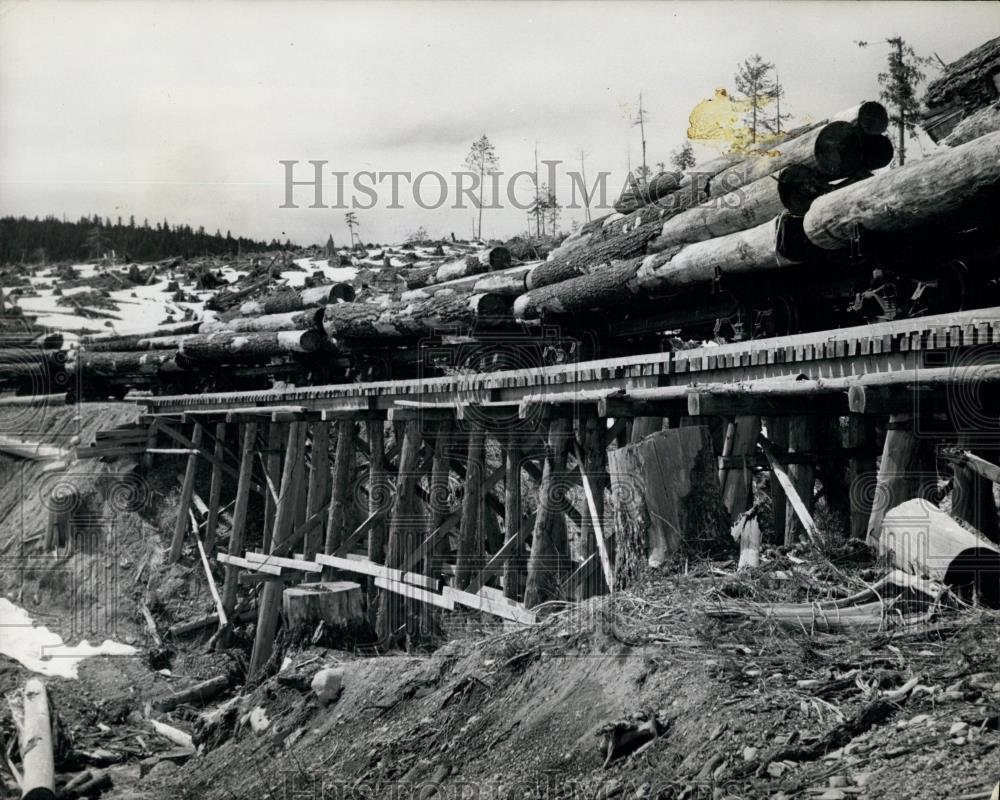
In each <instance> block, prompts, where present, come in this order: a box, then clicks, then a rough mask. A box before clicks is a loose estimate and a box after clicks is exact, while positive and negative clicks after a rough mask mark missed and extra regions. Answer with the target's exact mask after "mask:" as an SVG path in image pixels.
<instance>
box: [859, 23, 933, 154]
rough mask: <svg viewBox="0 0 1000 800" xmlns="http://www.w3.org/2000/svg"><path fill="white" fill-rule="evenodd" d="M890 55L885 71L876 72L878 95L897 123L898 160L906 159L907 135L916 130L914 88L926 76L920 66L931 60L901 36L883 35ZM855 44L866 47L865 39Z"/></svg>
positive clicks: (924, 65)
mask: <svg viewBox="0 0 1000 800" xmlns="http://www.w3.org/2000/svg"><path fill="white" fill-rule="evenodd" d="M885 43H886V44H887V45H889V55H888V58H887V67H886V70H885V72H880V73H879V74H878V83H879V86H881V87H882V91H881V98H882V100H883V101H885V104H886V105H887V106H889V122H891V123H892V124H893V125H894V126H895V127H896V134H897V143H896V155H897V157H898V158H899V164H900V166H902V165H903V164H905V163H906V137H907V135H910V136H912V135H913V134H914V133H916V130H917V116H918V114H919V112H920V102H919V100H917V89H918V87H919V86H920V84H921V83H923V82H924V80H925V79H926V77H927V76H926V75H925V74H924V71H923V68H924V67H926V66H927V65H928V64H931V63H932V60H931V59H930V58H928V57H926V56H918V55H917V54H916V52H914V50H913V48H912V47H910V46H909V45H908V44H907V43H906V41H905V40H904V39H903V38H902V37H901V36H893V37H892V38H890V39H886V40H885ZM857 44H858V47H868V44H869V43H868V42H858V43H857Z"/></svg>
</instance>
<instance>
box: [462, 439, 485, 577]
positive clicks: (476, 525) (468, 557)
mask: <svg viewBox="0 0 1000 800" xmlns="http://www.w3.org/2000/svg"><path fill="white" fill-rule="evenodd" d="M485 444H486V431H485V430H484V429H483V427H482V426H481V425H476V424H474V425H473V426H472V430H471V431H470V432H469V444H468V451H467V456H466V473H465V493H464V494H463V496H462V521H461V523H460V526H459V534H458V556H457V560H456V562H455V568H456V570H457V571H456V573H455V578H456V586H457V587H458V588H462V589H464V588H465V587H466V586H467V585H468V584H469V581H470V580H471V578H472V576H473V575H474V574H475V573H476V572H477V571H478V570H479V569H481V565H482V563H483V557H484V554H485V552H486V542H485V536H486V533H485V529H484V525H485V509H484V494H485V493H484V491H483V481H484V480H485V465H484V463H483V459H484V456H485V452H484V451H485Z"/></svg>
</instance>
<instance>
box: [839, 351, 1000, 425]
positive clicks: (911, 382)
mask: <svg viewBox="0 0 1000 800" xmlns="http://www.w3.org/2000/svg"><path fill="white" fill-rule="evenodd" d="M847 396H848V404H849V406H850V410H851V412H852V413H854V414H917V415H926V414H931V413H940V412H945V411H951V412H953V413H958V412H962V413H964V414H965V415H967V416H968V415H975V416H977V417H978V418H979V419H984V420H985V419H990V420H992V421H993V424H994V425H995V424H996V421H997V412H996V409H997V407H998V400H1000V365H992V364H982V365H977V366H954V367H934V368H929V369H917V370H913V369H910V370H902V371H899V372H888V373H871V374H868V375H865V376H863V377H861V378H858V379H856V380H854V381H851V383H850V386H849V389H848V395H847ZM973 403H974V404H973Z"/></svg>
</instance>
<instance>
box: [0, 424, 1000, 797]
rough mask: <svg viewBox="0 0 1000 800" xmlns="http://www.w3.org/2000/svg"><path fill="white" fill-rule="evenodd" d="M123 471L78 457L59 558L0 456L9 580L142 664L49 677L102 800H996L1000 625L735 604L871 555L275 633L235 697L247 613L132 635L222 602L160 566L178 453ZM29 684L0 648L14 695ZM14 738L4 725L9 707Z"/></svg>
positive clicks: (834, 587)
mask: <svg viewBox="0 0 1000 800" xmlns="http://www.w3.org/2000/svg"><path fill="white" fill-rule="evenodd" d="M48 413H49V414H50V415H51V416H47V417H46V419H45V421H43V422H42V423H40V424H41V426H42V428H41V431H42V433H39V432H38V431H36V434H37V435H35V436H33V437H28V434H27V433H25V434H24V435H25V436H26V437H28V438H47V437H48V438H47V441H54V438H53V437H54V436H55V435H56V434H57V433H58V432H59V431H66V430H69V429H70V428H72V427H73V426H74V425H75V426H76V427H77V429H80V436H81V438H82V440H83V441H84V442H86V441H87V440H88V437H89V436H91V435H92V433H93V430H95V429H99V428H107V427H111V426H113V425H115V424H120V423H121V422H124V421H128V420H129V419H132V416H131V415H134V413H135V411H134V409H133V408H132V407H131V406H126V405H100V406H96V405H95V406H87V407H84V408H80V409H59V410H50V411H49V412H48ZM74 417H78V419H74ZM0 421H2V420H0ZM11 427H14V426H11ZM11 427H8V430H11ZM36 427H37V426H36ZM43 434H44V435H43ZM134 466H135V465H134V464H133V463H131V462H129V461H126V460H120V461H117V462H113V463H111V464H99V463H96V462H88V463H86V464H83V463H82V462H81V463H79V464H77V465H76V466H75V467H74V469H77V470H78V471H79V475H78V479H79V480H80V481H84V480H86V481H89V483H86V486H87V491H86V495H85V496H86V503H87V504H86V508H87V510H88V514H89V515H90V518H91V519H92V520H93V526H92V534H88V535H86V536H84V537H82V538H81V539H80V540H79V541H78V543H77V546H75V547H74V549H73V551H72V552H71V553H69V554H65V553H60V554H58V555H56V556H54V557H53V556H43V554H41V553H40V552H39V550H38V547H39V542H40V538H39V537H34V534H35V533H38V532H42V531H44V525H45V523H44V519H45V515H46V509H45V506H44V503H43V497H42V496H43V494H44V492H43V490H42V486H43V481H44V480H47V479H48V473H43V472H42V471H41V467H40V465H38V464H23V463H19V464H16V465H15V464H13V463H12V462H9V461H8V460H7V459H2V460H0V469H2V470H4V475H5V476H8V478H7V480H6V481H5V482H4V485H3V486H2V487H0V514H2V515H3V516H2V520H3V527H2V528H0V530H2V531H3V539H2V541H3V546H5V547H7V548H8V549H7V553H8V554H7V557H5V558H4V560H3V568H2V570H0V590H2V591H3V592H4V594H5V595H6V596H7V597H9V598H10V599H11V600H14V601H20V602H21V603H22V605H23V606H24V607H25V608H26V609H27V610H28V611H29V612H31V613H32V614H33V615H36V616H37V617H38V618H39V619H40V620H41V621H43V622H45V623H46V624H48V625H49V626H50V627H52V628H53V629H55V630H58V631H59V632H60V633H61V634H62V635H63V636H64V637H65V638H67V639H68V640H71V641H75V640H77V639H78V638H80V637H81V636H83V635H88V636H91V637H94V636H102V637H103V636H112V637H113V638H116V639H118V640H119V641H123V642H126V643H131V644H135V645H136V646H138V647H139V648H140V649H141V650H142V654H141V655H140V656H137V657H127V658H104V657H101V658H94V659H90V660H88V661H85V662H84V663H83V664H82V665H81V667H80V677H79V679H78V680H75V681H71V680H62V679H49V680H48V681H47V683H48V685H49V688H50V692H51V696H52V700H53V705H54V707H55V709H56V711H57V712H58V714H59V717H60V719H61V728H62V730H63V731H64V734H65V737H64V740H63V744H62V745H61V746H60V753H59V757H58V770H59V771H60V773H62V774H63V775H68V774H72V773H73V772H75V771H77V770H80V769H83V768H91V769H106V770H108V772H109V774H110V775H111V778H112V781H113V786H112V787H111V788H110V789H109V790H108V791H107V792H105V794H104V795H103V796H104V797H107V798H110V799H111V800H114V799H116V798H122V799H124V798H134V797H141V798H149V799H150V800H168V798H169V799H170V800H172V799H173V798H177V797H186V798H199V800H202V799H203V798H204V799H206V800H213V799H214V798H244V797H259V798H268V797H270V798H292V797H296V798H310V799H311V798H326V797H330V798H332V797H366V798H383V797H385V798H388V797H399V798H404V797H406V798H408V797H414V798H422V799H423V800H428V799H429V798H437V797H442V798H443V797H456V798H458V797H461V798H472V797H482V798H493V797H495V798H511V799H513V798H570V797H574V798H575V797H601V798H605V797H607V798H640V797H641V798H654V797H660V798H672V799H676V800H680V798H696V797H713V798H715V797H718V798H758V797H760V798H782V797H809V796H816V797H825V798H827V800H835V799H836V798H838V797H852V798H853V797H859V798H866V797H867V798H883V797H886V798H887V797H893V798H895V797H898V796H907V797H913V798H938V797H970V798H971V797H978V796H982V793H983V792H986V793H987V795H986V796H988V792H989V790H990V788H991V787H992V783H993V782H995V780H996V776H997V775H998V773H1000V769H998V767H1000V746H998V745H1000V733H998V731H997V729H998V727H1000V714H998V711H1000V708H998V706H1000V674H998V671H997V663H996V654H997V652H998V651H1000V650H998V648H1000V613H998V612H996V611H990V610H985V609H982V608H978V607H969V606H967V605H963V604H962V603H960V602H958V601H957V600H955V599H949V598H946V602H943V603H941V604H940V605H938V606H936V607H934V608H931V609H929V611H930V612H931V613H930V616H929V617H928V619H927V621H926V623H925V624H924V625H922V626H919V627H915V628H900V627H897V625H896V618H897V617H898V615H899V613H900V611H901V610H903V611H905V610H911V611H912V610H914V609H913V608H912V606H913V604H914V603H915V600H914V599H913V598H912V597H909V596H901V597H899V598H895V599H893V598H888V597H887V598H886V603H887V604H886V606H885V619H884V620H883V625H882V626H881V627H879V628H873V629H870V630H849V631H844V630H836V629H834V630H832V631H831V630H826V629H825V627H824V624H823V620H822V619H817V620H816V624H814V625H809V626H805V625H803V626H801V627H799V628H785V627H780V626H778V625H777V624H775V623H774V622H773V621H771V620H769V619H760V618H754V617H752V616H747V615H741V614H739V613H735V614H734V613H729V612H727V613H721V612H722V609H723V605H725V606H727V607H728V608H731V607H732V606H733V605H734V604H735V605H736V606H737V607H738V608H740V607H744V608H749V607H751V606H754V607H759V606H760V605H761V604H767V603H772V602H778V601H781V602H813V601H817V600H824V599H829V598H833V597H843V596H846V595H848V594H851V593H853V592H855V591H857V590H858V589H860V588H863V587H864V586H865V585H866V584H870V583H872V582H873V581H874V580H875V579H876V578H877V577H878V576H879V575H881V574H882V570H881V569H880V568H879V567H878V565H875V564H872V563H871V562H870V561H869V560H868V556H867V555H866V554H864V553H861V554H857V553H854V554H848V555H849V556H850V557H845V558H843V559H841V560H840V561H839V562H838V563H837V566H833V565H832V564H831V563H830V562H829V561H828V560H827V558H826V556H824V555H823V554H820V553H816V552H812V551H809V550H804V551H799V552H797V553H786V552H784V550H781V551H773V550H768V551H766V552H765V561H764V566H762V567H761V568H759V569H757V570H754V571H752V572H751V573H749V574H740V575H737V574H736V573H735V565H734V563H733V562H732V561H718V562H712V563H707V562H706V563H702V564H698V565H695V564H692V565H690V566H689V567H688V568H686V569H683V570H678V569H676V568H672V569H671V570H666V571H663V572H659V573H652V574H648V575H646V576H644V579H643V582H642V583H641V584H639V585H636V586H633V587H632V589H631V590H630V591H629V592H622V593H619V594H617V595H615V596H614V597H613V598H608V597H604V598H596V599H594V600H591V601H588V602H587V603H583V604H580V605H563V604H552V605H550V606H549V607H548V608H547V609H545V610H546V611H548V612H550V613H549V614H548V615H547V616H546V617H545V619H544V621H543V622H542V623H541V624H539V625H537V626H533V627H531V628H520V627H504V626H503V625H499V624H496V623H491V622H490V620H488V619H484V618H481V617H479V616H477V615H475V614H468V615H464V616H463V615H461V614H459V613H457V612H455V613H448V614H446V616H445V617H444V619H443V620H442V621H443V623H444V624H445V625H446V626H447V629H448V631H449V633H450V636H451V640H450V641H449V642H448V643H447V644H445V645H444V646H442V647H440V648H439V649H438V650H436V651H435V652H434V653H432V654H430V655H427V654H423V655H410V654H395V655H387V656H383V657H375V658H373V657H363V656H361V655H358V654H354V653H349V652H346V651H342V650H330V649H324V648H318V647H304V648H303V647H299V646H289V647H285V648H284V650H282V647H283V643H281V642H279V647H278V652H279V657H278V659H277V660H276V664H277V665H281V670H280V671H279V672H277V674H272V675H271V676H270V677H268V678H267V679H266V680H264V681H262V682H261V683H259V684H258V685H254V686H250V687H242V686H241V685H240V684H241V683H243V681H244V677H243V672H242V669H243V667H244V665H245V660H246V655H247V653H248V649H249V641H250V639H251V636H252V625H250V626H247V627H245V628H244V629H243V630H242V631H240V634H241V635H240V636H238V637H237V638H236V640H235V642H234V643H233V649H231V650H227V651H224V652H221V653H220V652H213V651H210V650H209V649H208V648H207V647H206V646H205V644H206V639H207V638H208V635H209V634H210V631H206V632H205V633H204V634H203V635H202V636H200V637H195V638H192V639H186V640H184V641H177V642H172V641H167V642H166V643H165V647H161V646H159V645H157V644H156V643H155V642H154V641H153V639H152V637H151V636H150V634H149V632H148V631H147V629H146V627H145V625H144V623H143V621H142V616H141V614H140V607H141V604H142V603H146V604H147V605H148V607H149V608H150V609H151V611H152V613H153V615H154V617H155V618H156V623H157V627H158V628H159V631H160V633H161V634H162V633H164V632H165V630H166V628H167V627H168V626H169V625H170V624H173V623H175V622H178V621H181V620H186V619H190V618H192V617H196V616H199V615H202V614H205V613H207V612H209V611H211V610H212V602H211V599H210V596H209V592H208V590H207V586H206V583H205V578H204V575H203V574H202V572H201V569H200V566H199V565H198V562H197V561H196V560H194V558H193V555H192V554H191V553H190V552H189V553H188V554H187V555H186V557H185V559H184V560H183V561H182V563H181V564H180V565H173V566H166V565H165V564H164V550H165V546H166V544H167V543H168V540H169V532H170V531H171V529H172V522H173V516H174V515H175V514H176V510H175V509H176V497H177V484H178V470H177V463H176V462H173V461H170V460H167V459H164V460H163V462H162V464H161V465H160V466H158V467H157V469H156V470H155V471H154V472H153V473H152V474H149V475H140V474H138V473H136V472H135V470H134ZM11 475H20V476H22V478H21V479H19V481H16V482H13V483H12V482H11V479H10V477H9V476H11ZM114 486H118V487H119V490H117V491H112V490H110V489H109V487H114ZM123 486H125V487H128V489H129V491H124V490H122V487H123ZM199 490H200V491H201V490H204V487H199ZM15 520H16V521H18V525H20V526H21V527H18V525H14V523H13V521H15ZM22 520H23V521H26V522H24V523H23V524H22V522H21V521H22ZM88 530H90V529H89V528H88ZM223 534H224V531H223ZM33 537H34V538H33ZM109 542H110V543H113V547H111V546H109ZM15 544H16V547H15V546H14V545H15ZM8 545H9V546H8ZM15 555H16V558H15V557H13V556H15ZM43 557H44V558H48V559H49V561H47V562H46V561H42V560H41V559H42V558H43ZM831 557H833V556H831ZM81 609H84V610H86V611H87V612H88V614H82V613H81ZM917 610H923V611H927V610H928V609H927V608H925V607H922V608H920V609H917ZM326 666H335V667H337V668H338V669H340V670H342V680H343V692H342V694H341V695H340V697H339V699H338V700H336V702H334V703H333V704H332V705H329V706H323V705H321V704H320V702H319V700H318V698H317V697H316V696H315V695H314V694H313V692H312V691H311V690H310V682H311V680H312V677H313V676H314V674H315V673H316V672H317V671H318V670H319V669H320V668H322V667H326ZM219 674H231V675H232V676H234V692H235V693H233V692H231V693H230V694H229V695H224V696H222V697H220V698H217V699H215V700H213V701H211V702H210V703H209V704H207V705H206V706H205V707H204V708H193V707H185V706H182V707H180V708H178V709H176V710H174V711H171V712H169V713H166V714H164V713H159V712H153V711H151V709H150V703H151V701H153V700H154V699H156V698H158V697H162V696H163V695H166V694H169V693H171V692H174V691H177V690H178V689H181V688H185V687H187V686H190V685H192V684H193V683H195V682H197V681H199V680H204V679H207V678H210V677H213V676H216V675H219ZM27 676H28V673H27V670H25V669H24V668H23V667H21V666H20V665H19V664H17V663H16V662H13V661H11V660H9V659H4V658H0V690H3V691H4V692H9V691H11V690H13V689H15V688H16V687H18V686H20V685H21V684H23V682H24V680H25V678H26V677H27ZM904 690H905V691H904ZM213 710H215V712H216V713H214V714H212V718H211V721H206V719H205V718H204V716H205V712H211V711H213ZM199 712H202V714H201V716H200V715H199ZM150 717H153V718H157V719H160V720H162V721H165V722H168V723H169V724H171V725H174V726H175V727H177V728H180V729H182V730H185V731H187V732H189V733H191V734H193V735H194V737H195V741H196V742H198V743H199V745H200V752H199V755H197V756H196V757H194V758H190V759H188V760H187V761H186V762H184V761H181V763H178V764H174V763H172V762H171V761H169V760H167V761H160V762H159V763H158V764H157V765H156V766H155V767H152V768H151V769H150V766H151V765H149V764H147V765H145V766H140V762H141V761H142V760H143V759H145V758H147V757H149V756H156V754H158V753H159V754H162V753H163V752H164V751H167V750H170V749H171V747H172V746H171V745H170V744H169V743H166V742H164V741H163V740H162V739H159V738H158V737H156V736H155V735H154V734H153V733H152V731H151V728H150V724H149V718H150ZM0 733H2V734H3V736H4V737H5V738H7V739H9V738H10V737H11V736H12V728H11V724H10V722H9V718H5V720H4V721H3V723H0ZM7 784H8V788H11V784H10V781H9V780H8V781H7Z"/></svg>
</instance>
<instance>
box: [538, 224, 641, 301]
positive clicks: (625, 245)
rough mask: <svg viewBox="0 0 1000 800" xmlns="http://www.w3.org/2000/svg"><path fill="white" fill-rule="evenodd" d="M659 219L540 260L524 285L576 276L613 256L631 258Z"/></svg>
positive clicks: (557, 280)
mask: <svg viewBox="0 0 1000 800" xmlns="http://www.w3.org/2000/svg"><path fill="white" fill-rule="evenodd" d="M660 228H661V225H660V223H659V221H654V222H649V223H646V224H645V225H640V226H639V227H638V228H636V229H635V230H633V231H631V232H629V233H623V234H621V235H620V236H613V237H609V238H606V239H598V238H596V237H595V238H593V239H591V241H590V242H589V244H588V246H587V247H585V248H581V249H579V250H575V251H573V252H570V253H567V254H566V255H564V256H561V257H558V258H553V259H552V260H551V261H543V262H542V263H541V264H539V265H538V266H537V267H535V268H534V269H533V270H531V272H529V273H528V275H527V277H526V278H525V286H527V288H528V289H537V288H539V287H541V286H548V285H550V284H553V283H560V282H561V281H566V280H569V279H570V278H577V277H579V276H581V275H586V274H587V273H588V272H590V271H592V270H593V269H595V268H598V267H600V266H601V265H603V264H607V263H608V262H610V261H613V260H616V259H627V258H635V257H636V256H639V255H642V254H643V253H645V252H646V245H647V243H648V242H649V241H650V240H652V239H654V238H655V237H656V235H657V234H658V233H659V232H660Z"/></svg>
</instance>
